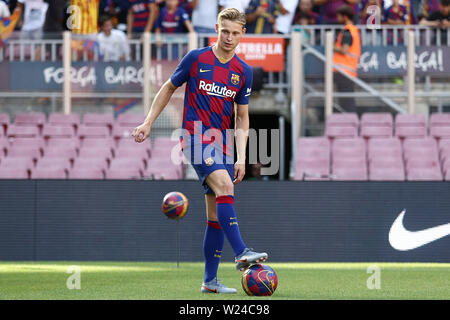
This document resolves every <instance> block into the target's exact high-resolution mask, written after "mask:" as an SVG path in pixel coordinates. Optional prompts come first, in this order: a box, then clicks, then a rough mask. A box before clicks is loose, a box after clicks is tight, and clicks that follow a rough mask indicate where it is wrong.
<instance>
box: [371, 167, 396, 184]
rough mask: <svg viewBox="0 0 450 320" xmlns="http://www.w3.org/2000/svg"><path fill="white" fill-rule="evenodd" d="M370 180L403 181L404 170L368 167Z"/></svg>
mask: <svg viewBox="0 0 450 320" xmlns="http://www.w3.org/2000/svg"><path fill="white" fill-rule="evenodd" d="M369 180H370V181H404V180H405V171H404V170H403V169H400V168H379V167H370V169H369Z"/></svg>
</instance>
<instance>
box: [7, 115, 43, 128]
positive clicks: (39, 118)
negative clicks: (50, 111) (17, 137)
mask: <svg viewBox="0 0 450 320" xmlns="http://www.w3.org/2000/svg"><path fill="white" fill-rule="evenodd" d="M45 121H46V119H45V114H43V113H41V112H20V113H17V114H16V116H15V117H14V124H15V125H17V126H38V127H42V126H43V125H44V123H45Z"/></svg>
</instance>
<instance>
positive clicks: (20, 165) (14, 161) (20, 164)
mask: <svg viewBox="0 0 450 320" xmlns="http://www.w3.org/2000/svg"><path fill="white" fill-rule="evenodd" d="M0 168H10V169H26V170H29V171H31V169H33V168H34V164H33V160H32V159H31V158H28V157H27V158H22V157H19V158H16V157H6V158H3V159H2V160H1V162H0Z"/></svg>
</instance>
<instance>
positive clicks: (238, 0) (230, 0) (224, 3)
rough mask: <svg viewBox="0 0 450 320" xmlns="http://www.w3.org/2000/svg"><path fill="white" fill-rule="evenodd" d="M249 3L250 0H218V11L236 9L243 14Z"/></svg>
mask: <svg viewBox="0 0 450 320" xmlns="http://www.w3.org/2000/svg"><path fill="white" fill-rule="evenodd" d="M249 3H250V0H219V10H220V11H222V10H224V9H228V8H236V9H238V10H239V11H240V12H245V10H246V9H247V7H248V4H249Z"/></svg>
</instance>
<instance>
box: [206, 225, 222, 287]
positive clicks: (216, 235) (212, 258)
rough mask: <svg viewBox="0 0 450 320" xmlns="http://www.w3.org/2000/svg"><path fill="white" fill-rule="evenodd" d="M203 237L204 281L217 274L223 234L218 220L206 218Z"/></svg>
mask: <svg viewBox="0 0 450 320" xmlns="http://www.w3.org/2000/svg"><path fill="white" fill-rule="evenodd" d="M206 223H207V226H206V232H205V238H204V239H203V254H204V256H205V279H204V281H205V282H209V281H211V280H212V279H214V278H215V277H216V276H217V269H218V268H219V262H220V257H221V256H222V250H223V242H224V239H225V236H224V234H223V231H222V228H221V227H220V224H219V222H217V221H211V220H208V221H207V222H206Z"/></svg>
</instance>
